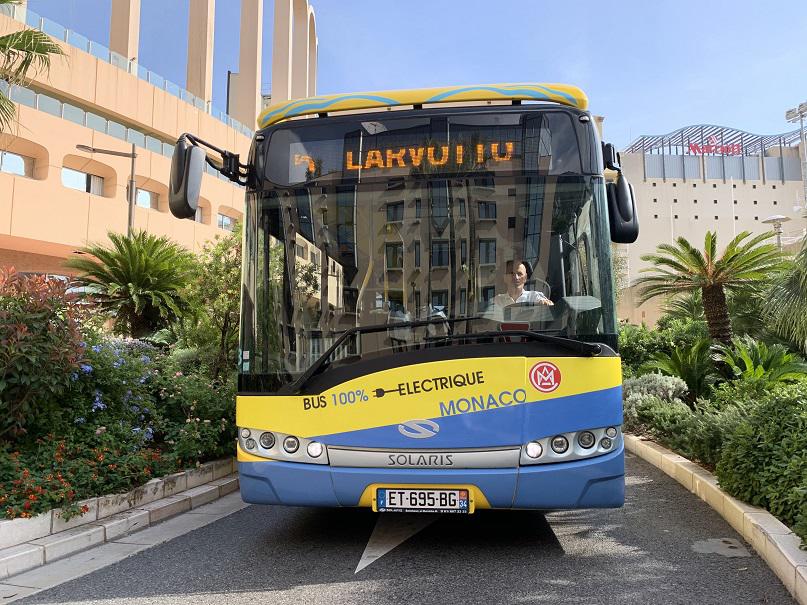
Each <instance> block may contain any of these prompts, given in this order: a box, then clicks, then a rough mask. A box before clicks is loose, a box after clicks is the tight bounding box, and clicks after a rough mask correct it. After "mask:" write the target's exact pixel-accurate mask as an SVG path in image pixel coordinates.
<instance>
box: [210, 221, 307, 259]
mask: <svg viewBox="0 0 807 605" xmlns="http://www.w3.org/2000/svg"><path fill="white" fill-rule="evenodd" d="M218 226H219V229H224V230H225V231H232V230H234V229H235V219H234V218H233V217H231V216H227V215H226V214H221V213H219V216H218ZM300 250H301V251H302V252H300ZM298 256H301V257H302V258H305V249H304V248H303V247H302V246H298Z"/></svg>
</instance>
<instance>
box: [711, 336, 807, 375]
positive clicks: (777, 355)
mask: <svg viewBox="0 0 807 605" xmlns="http://www.w3.org/2000/svg"><path fill="white" fill-rule="evenodd" d="M713 350H714V354H713V358H714V360H715V361H716V362H718V364H719V365H720V367H722V368H723V369H724V373H725V374H726V375H727V376H728V378H729V379H734V380H744V381H747V382H761V383H763V384H767V383H770V382H787V381H793V380H798V379H800V378H802V377H804V376H805V374H806V373H807V364H805V363H804V360H803V359H802V358H801V357H799V356H798V355H796V354H795V353H791V352H789V351H788V350H787V348H785V346H784V345H781V344H772V345H770V346H768V345H767V344H765V343H764V342H762V341H759V340H754V339H753V338H751V337H750V336H747V335H746V336H735V337H734V338H732V339H731V345H725V344H722V343H717V344H715V345H714V347H713Z"/></svg>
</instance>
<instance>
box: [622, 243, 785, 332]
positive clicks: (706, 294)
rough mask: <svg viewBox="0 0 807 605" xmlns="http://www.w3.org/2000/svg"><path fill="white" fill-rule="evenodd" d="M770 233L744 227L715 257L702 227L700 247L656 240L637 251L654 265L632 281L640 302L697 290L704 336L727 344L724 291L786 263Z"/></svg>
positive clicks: (728, 324)
mask: <svg viewBox="0 0 807 605" xmlns="http://www.w3.org/2000/svg"><path fill="white" fill-rule="evenodd" d="M772 235H773V234H772V233H763V234H761V235H757V236H754V237H751V233H750V232H748V231H743V232H742V233H740V234H739V235H737V236H736V237H735V238H734V239H732V240H731V241H730V242H729V244H728V246H726V249H725V250H724V251H723V254H722V255H720V256H718V254H717V234H716V233H714V232H712V231H707V232H706V237H705V239H704V250H703V252H701V251H700V250H698V249H697V248H695V247H694V246H693V245H692V244H690V243H689V241H687V239H686V238H683V237H679V238H678V239H677V240H676V243H675V244H660V245H659V246H658V247H657V248H656V254H645V255H642V260H643V261H647V262H649V263H650V264H651V265H653V266H652V267H648V268H646V269H643V270H642V271H643V272H646V273H650V275H647V276H645V277H641V278H639V279H638V280H637V282H636V283H637V284H638V285H640V286H641V287H642V289H641V295H640V300H641V302H646V301H648V300H650V299H651V298H655V297H656V296H671V295H676V294H682V293H685V292H692V291H693V290H700V291H701V295H702V297H703V311H704V314H705V315H706V323H707V325H708V327H709V336H711V337H712V338H713V339H715V340H719V341H720V342H724V343H726V344H728V343H730V342H731V335H732V332H731V320H730V318H729V311H728V305H727V304H726V292H732V291H736V290H739V289H742V288H747V287H753V286H754V285H756V284H758V283H759V282H761V281H762V280H764V279H766V278H768V277H769V275H770V273H772V272H774V271H779V270H780V269H782V268H783V267H784V266H785V262H784V259H783V257H782V255H781V253H780V252H779V250H778V249H777V248H776V246H775V245H774V244H771V243H766V240H768V239H769V238H770V237H771V236H772ZM749 238H750V239H749Z"/></svg>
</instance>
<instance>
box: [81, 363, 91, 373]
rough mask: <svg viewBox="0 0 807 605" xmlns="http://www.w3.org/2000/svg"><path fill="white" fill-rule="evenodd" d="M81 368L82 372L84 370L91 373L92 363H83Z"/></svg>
mask: <svg viewBox="0 0 807 605" xmlns="http://www.w3.org/2000/svg"><path fill="white" fill-rule="evenodd" d="M79 369H80V370H81V371H82V372H84V373H85V374H89V373H90V372H92V366H91V365H90V364H88V363H82V364H81V365H80V366H79Z"/></svg>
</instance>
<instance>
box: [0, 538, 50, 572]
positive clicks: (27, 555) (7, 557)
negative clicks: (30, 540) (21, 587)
mask: <svg viewBox="0 0 807 605" xmlns="http://www.w3.org/2000/svg"><path fill="white" fill-rule="evenodd" d="M44 562H45V548H44V547H43V546H39V545H37V544H18V545H17V546H11V547H9V548H4V549H2V550H0V578H7V577H9V576H13V575H14V574H18V573H21V572H23V571H26V570H28V569H31V568H33V567H38V566H39V565H42V564H43V563H44Z"/></svg>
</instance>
